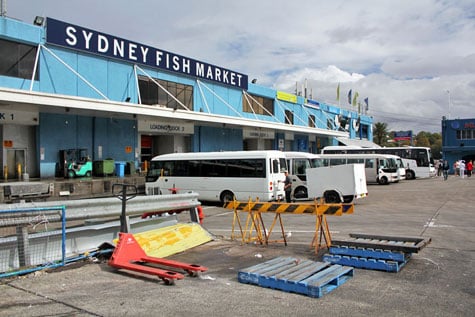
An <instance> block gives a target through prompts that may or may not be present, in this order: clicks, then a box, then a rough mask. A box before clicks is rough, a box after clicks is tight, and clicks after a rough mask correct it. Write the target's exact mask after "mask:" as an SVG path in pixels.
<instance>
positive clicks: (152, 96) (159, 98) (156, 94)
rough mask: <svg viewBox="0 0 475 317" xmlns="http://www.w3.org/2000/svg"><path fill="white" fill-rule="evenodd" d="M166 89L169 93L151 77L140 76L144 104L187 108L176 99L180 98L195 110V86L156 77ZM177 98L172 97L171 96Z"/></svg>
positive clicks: (186, 105) (141, 95)
mask: <svg viewBox="0 0 475 317" xmlns="http://www.w3.org/2000/svg"><path fill="white" fill-rule="evenodd" d="M154 80H155V81H156V82H158V83H159V84H160V85H161V86H162V87H163V88H164V89H166V90H167V91H168V93H169V94H167V93H166V92H165V91H164V90H163V89H162V88H160V87H159V86H158V85H157V84H156V83H155V82H153V81H152V80H151V79H150V78H148V77H145V76H139V89H140V97H141V99H142V104H144V105H160V106H165V107H167V108H172V109H182V110H185V109H184V108H183V107H182V106H181V105H180V104H179V103H178V102H177V101H176V100H175V98H176V99H177V100H179V101H180V102H181V103H182V104H184V105H185V107H187V108H188V109H189V110H193V86H190V85H184V84H179V83H175V82H172V81H166V80H161V79H154ZM170 95H171V96H174V97H175V98H172V97H171V96H170Z"/></svg>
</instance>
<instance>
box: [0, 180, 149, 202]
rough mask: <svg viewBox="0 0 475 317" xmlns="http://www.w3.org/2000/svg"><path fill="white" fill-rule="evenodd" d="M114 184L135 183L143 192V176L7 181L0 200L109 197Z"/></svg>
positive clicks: (141, 192)
mask: <svg viewBox="0 0 475 317" xmlns="http://www.w3.org/2000/svg"><path fill="white" fill-rule="evenodd" d="M113 184H128V185H135V186H136V187H137V192H138V194H144V193H145V176H143V175H129V176H124V177H117V176H110V177H97V178H96V177H84V178H74V179H68V178H54V179H45V180H29V181H10V182H4V183H0V203H14V202H20V201H27V202H30V201H58V200H70V199H83V198H100V197H112V196H113V194H112V185H113Z"/></svg>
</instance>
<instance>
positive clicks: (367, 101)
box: [364, 97, 369, 111]
mask: <svg viewBox="0 0 475 317" xmlns="http://www.w3.org/2000/svg"><path fill="white" fill-rule="evenodd" d="M364 103H365V104H366V107H365V111H368V109H369V100H368V97H366V98H365V99H364Z"/></svg>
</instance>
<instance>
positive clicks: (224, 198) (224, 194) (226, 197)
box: [220, 190, 234, 204]
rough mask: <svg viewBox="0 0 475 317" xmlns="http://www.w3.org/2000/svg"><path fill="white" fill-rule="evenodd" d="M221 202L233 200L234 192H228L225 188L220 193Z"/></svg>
mask: <svg viewBox="0 0 475 317" xmlns="http://www.w3.org/2000/svg"><path fill="white" fill-rule="evenodd" d="M220 199H221V202H222V203H223V204H225V203H227V202H229V201H233V200H234V194H233V193H232V192H230V191H229V190H226V191H224V192H222V193H221V198H220Z"/></svg>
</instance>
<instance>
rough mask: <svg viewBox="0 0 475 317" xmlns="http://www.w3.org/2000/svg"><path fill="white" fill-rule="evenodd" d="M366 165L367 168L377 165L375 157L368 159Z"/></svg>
mask: <svg viewBox="0 0 475 317" xmlns="http://www.w3.org/2000/svg"><path fill="white" fill-rule="evenodd" d="M364 167H365V168H374V167H375V164H374V159H366V160H365V164H364Z"/></svg>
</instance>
